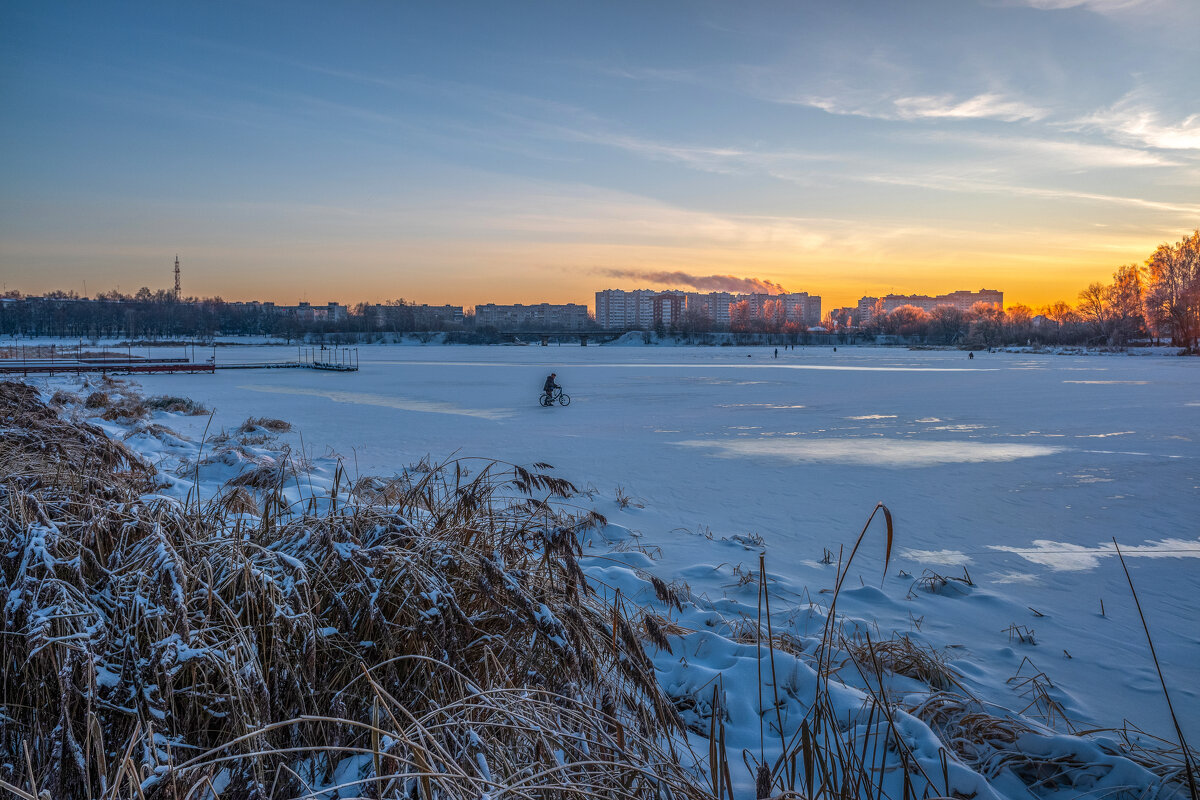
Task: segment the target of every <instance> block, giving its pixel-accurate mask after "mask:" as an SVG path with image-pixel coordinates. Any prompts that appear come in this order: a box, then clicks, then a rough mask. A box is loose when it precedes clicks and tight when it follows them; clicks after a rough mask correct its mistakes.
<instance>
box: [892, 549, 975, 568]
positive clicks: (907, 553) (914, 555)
mask: <svg viewBox="0 0 1200 800" xmlns="http://www.w3.org/2000/svg"><path fill="white" fill-rule="evenodd" d="M900 555H902V556H903V557H905V558H911V559H914V560H916V561H921V562H927V563H930V564H945V565H947V566H950V567H965V566H966V565H967V564H970V563H971V557H970V556H968V555H967V554H966V553H963V552H961V551H959V550H913V549H910V548H907V547H906V548H904V549H903V550H901V551H900Z"/></svg>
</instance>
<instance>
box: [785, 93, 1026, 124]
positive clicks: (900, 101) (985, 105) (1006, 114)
mask: <svg viewBox="0 0 1200 800" xmlns="http://www.w3.org/2000/svg"><path fill="white" fill-rule="evenodd" d="M785 102H792V103H795V104H798V105H807V106H811V107H813V108H819V109H821V110H822V111H827V112H828V113H830V114H843V115H852V116H856V117H869V118H872V119H890V120H905V121H909V120H922V119H962V120H969V119H994V120H1000V121H1001V122H1021V121H1024V120H1040V119H1044V118H1045V117H1046V116H1047V115H1048V114H1049V112H1048V111H1047V110H1046V109H1044V108H1040V107H1038V106H1035V105H1032V104H1030V103H1026V102H1024V101H1022V100H1017V99H1014V98H1010V97H1007V96H1005V95H1003V94H1000V93H999V92H983V93H981V94H977V95H974V96H972V97H968V98H966V99H957V98H955V97H954V96H953V95H945V94H943V95H913V96H909V97H896V98H879V99H876V100H872V101H869V102H865V103H864V102H861V101H860V102H854V101H845V100H842V99H839V98H838V97H819V96H806V97H800V98H796V99H793V100H791V101H785Z"/></svg>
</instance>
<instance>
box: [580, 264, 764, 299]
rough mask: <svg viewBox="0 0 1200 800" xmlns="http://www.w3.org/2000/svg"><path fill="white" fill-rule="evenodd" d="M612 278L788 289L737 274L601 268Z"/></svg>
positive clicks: (704, 287)
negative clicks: (696, 273) (693, 273)
mask: <svg viewBox="0 0 1200 800" xmlns="http://www.w3.org/2000/svg"><path fill="white" fill-rule="evenodd" d="M596 272H597V273H599V274H601V275H607V276H608V277H610V278H628V279H630V280H640V281H648V282H649V283H657V284H659V285H662V286H671V287H675V286H689V287H691V288H693V289H699V290H701V291H709V292H757V293H766V294H784V293H785V292H786V291H787V290H786V289H784V288H783V287H782V286H780V285H779V284H778V283H775V282H773V281H768V280H764V279H762V278H739V277H737V276H736V275H691V274H689V273H687V272H652V271H651V272H648V271H642V270H636V269H600V270H596Z"/></svg>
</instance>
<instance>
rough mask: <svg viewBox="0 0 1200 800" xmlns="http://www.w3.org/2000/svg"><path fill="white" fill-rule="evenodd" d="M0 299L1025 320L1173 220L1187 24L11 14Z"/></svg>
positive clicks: (60, 6)
mask: <svg viewBox="0 0 1200 800" xmlns="http://www.w3.org/2000/svg"><path fill="white" fill-rule="evenodd" d="M2 13H3V23H4V24H3V25H2V26H0V44H2V47H0V53H2V55H0V65H2V67H0V69H2V72H0V98H2V100H3V106H4V108H5V110H6V113H5V115H4V116H5V121H6V124H5V125H4V126H3V129H2V130H0V209H2V214H0V276H2V277H3V280H4V282H5V284H6V285H7V286H8V287H9V288H19V289H22V290H24V291H30V292H36V291H43V290H46V289H50V288H56V287H57V288H74V289H76V290H77V291H82V289H83V282H84V281H87V288H88V290H89V291H90V292H95V291H97V290H103V289H109V288H113V287H116V286H118V285H119V286H120V287H121V289H122V290H124V291H132V290H135V289H136V288H137V287H139V286H142V285H147V286H150V287H152V288H157V287H164V286H168V285H169V283H170V280H171V275H170V267H171V264H172V263H173V260H174V257H175V254H176V253H179V255H180V257H181V259H182V261H183V264H184V290H185V293H188V294H202V295H221V296H224V297H225V298H227V299H249V298H255V297H257V298H262V299H271V300H276V301H279V302H295V301H296V300H297V299H305V298H307V299H309V300H311V301H313V302H326V301H328V300H339V301H341V302H353V301H356V300H360V299H363V300H383V299H387V298H395V297H406V298H409V299H415V300H417V301H419V302H431V303H442V302H454V303H462V304H466V305H473V304H475V303H481V302H493V301H494V302H506V301H508V302H512V301H520V300H525V301H541V300H549V301H563V302H565V301H575V302H590V299H591V294H592V292H594V291H595V290H596V289H600V288H607V287H610V286H626V287H629V288H632V287H633V286H635V285H646V286H650V285H653V284H652V283H651V282H650V281H649V280H643V281H638V280H636V279H631V278H625V277H622V278H616V277H614V273H615V272H616V271H620V272H622V273H626V274H630V273H632V274H638V273H639V272H645V273H651V272H655V271H662V270H672V271H682V272H686V273H689V274H694V275H696V276H698V283H697V285H702V281H699V277H702V276H706V275H712V274H734V275H738V276H743V277H757V278H761V279H763V280H771V281H774V282H777V283H780V284H783V285H784V286H786V287H787V288H788V289H790V290H793V291H810V292H815V293H819V294H822V295H823V296H824V297H825V306H826V308H829V307H832V306H834V305H840V304H843V303H849V302H852V301H853V300H856V299H857V297H858V296H859V295H861V294H879V293H881V292H886V291H889V290H893V289H894V290H897V291H920V292H943V291H950V290H953V289H959V288H976V289H977V288H980V286H985V285H986V286H987V287H989V288H1000V289H1003V290H1005V292H1006V295H1007V299H1009V300H1010V301H1016V302H1027V303H1031V304H1034V305H1036V304H1040V303H1045V302H1049V301H1051V300H1055V299H1059V298H1063V299H1067V300H1072V299H1073V298H1074V294H1075V293H1076V292H1077V291H1078V290H1079V289H1080V288H1082V287H1083V285H1085V284H1086V283H1088V282H1091V281H1093V280H1100V279H1105V278H1106V277H1107V276H1108V275H1109V274H1110V273H1111V272H1112V271H1113V270H1114V269H1115V268H1116V267H1118V266H1120V265H1122V264H1124V263H1128V262H1131V261H1140V260H1142V259H1144V258H1145V257H1146V256H1148V255H1149V253H1150V252H1151V251H1152V250H1153V248H1154V247H1155V246H1156V245H1157V244H1158V243H1160V242H1162V241H1168V240H1170V241H1174V240H1176V239H1178V238H1179V236H1180V235H1182V234H1183V233H1185V232H1187V231H1190V230H1191V229H1193V228H1195V227H1196V226H1197V225H1200V88H1198V86H1200V84H1198V82H1197V80H1196V76H1197V75H1200V48H1198V47H1197V46H1196V36H1195V31H1196V30H1200V3H1197V2H1194V0H1107V1H1106V0H1091V1H1088V0H1025V1H1024V2H1018V1H1017V0H992V1H990V2H974V1H973V0H955V1H954V2H916V1H915V0H914V1H913V2H903V3H896V2H838V3H812V2H788V3H783V2H780V3H754V4H733V3H724V2H720V3H702V2H697V3H629V4H622V3H594V4H583V3H566V2H554V3H512V4H501V3H479V4H467V3H438V4H416V3H399V2H355V3H336V4H334V3H296V2H290V3H276V4H271V3H202V4H201V3H194V4H189V3H155V4H148V3H147V4H121V3H111V4H110V3H104V4H93V3H79V4H72V3H23V2H10V3H7V4H6V6H5V10H4V11H3V12H2Z"/></svg>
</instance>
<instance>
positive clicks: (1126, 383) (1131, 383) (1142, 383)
mask: <svg viewBox="0 0 1200 800" xmlns="http://www.w3.org/2000/svg"><path fill="white" fill-rule="evenodd" d="M1063 383H1102V384H1105V385H1114V384H1119V385H1122V386H1145V385H1146V384H1148V383H1150V381H1063Z"/></svg>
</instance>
